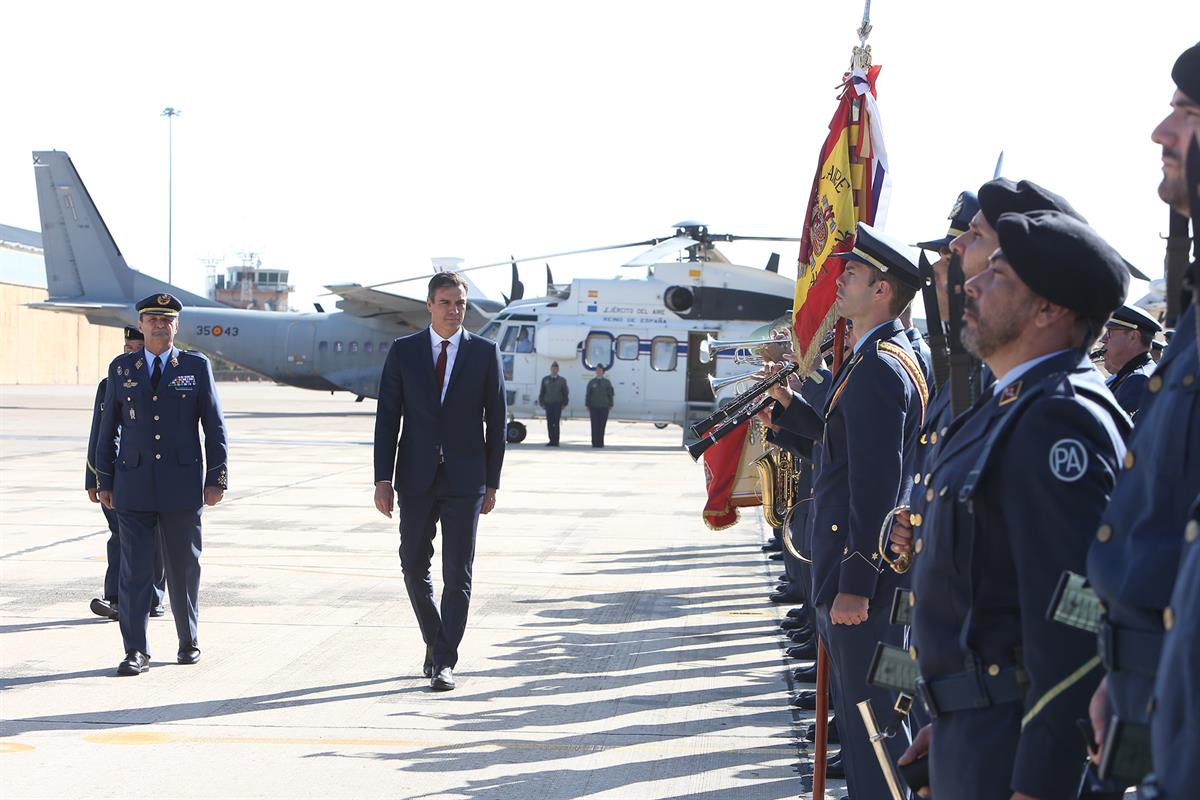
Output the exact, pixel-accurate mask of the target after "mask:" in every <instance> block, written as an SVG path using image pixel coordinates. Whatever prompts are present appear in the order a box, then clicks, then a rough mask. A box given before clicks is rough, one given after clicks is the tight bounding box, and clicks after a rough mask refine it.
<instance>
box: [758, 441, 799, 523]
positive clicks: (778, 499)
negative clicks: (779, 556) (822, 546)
mask: <svg viewBox="0 0 1200 800" xmlns="http://www.w3.org/2000/svg"><path fill="white" fill-rule="evenodd" d="M754 467H755V468H756V469H757V470H758V482H759V493H760V494H761V495H762V502H763V517H764V518H765V519H766V521H767V524H768V525H770V526H771V527H772V528H786V527H787V524H788V520H789V519H790V518H791V516H792V511H793V510H794V509H795V507H796V484H797V482H798V480H799V478H800V473H799V471H798V470H797V469H796V457H795V456H794V455H792V454H791V453H789V452H787V451H785V450H774V451H772V452H768V453H765V454H763V455H761V456H759V457H758V458H756V459H754Z"/></svg>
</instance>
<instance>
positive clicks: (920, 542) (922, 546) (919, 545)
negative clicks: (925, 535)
mask: <svg viewBox="0 0 1200 800" xmlns="http://www.w3.org/2000/svg"><path fill="white" fill-rule="evenodd" d="M913 549H914V550H916V551H917V552H918V553H920V552H921V551H922V550H923V549H925V540H924V539H917V543H916V544H914V545H913Z"/></svg>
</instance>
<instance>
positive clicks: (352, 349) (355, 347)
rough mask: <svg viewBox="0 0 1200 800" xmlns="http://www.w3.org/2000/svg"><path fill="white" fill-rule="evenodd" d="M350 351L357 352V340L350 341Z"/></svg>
mask: <svg viewBox="0 0 1200 800" xmlns="http://www.w3.org/2000/svg"><path fill="white" fill-rule="evenodd" d="M350 352H351V353H357V352H358V342H351V343H350Z"/></svg>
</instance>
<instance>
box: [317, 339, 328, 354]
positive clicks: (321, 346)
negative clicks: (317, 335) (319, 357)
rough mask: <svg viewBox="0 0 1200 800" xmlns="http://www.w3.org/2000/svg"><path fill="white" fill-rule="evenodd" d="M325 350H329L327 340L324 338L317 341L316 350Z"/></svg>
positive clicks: (321, 351)
mask: <svg viewBox="0 0 1200 800" xmlns="http://www.w3.org/2000/svg"><path fill="white" fill-rule="evenodd" d="M327 350H329V342H327V341H325V340H324V339H322V340H321V341H319V342H317V352H318V353H324V352H326V351H327Z"/></svg>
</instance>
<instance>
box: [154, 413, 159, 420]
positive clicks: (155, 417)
mask: <svg viewBox="0 0 1200 800" xmlns="http://www.w3.org/2000/svg"><path fill="white" fill-rule="evenodd" d="M154 421H155V422H158V414H155V415H154Z"/></svg>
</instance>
